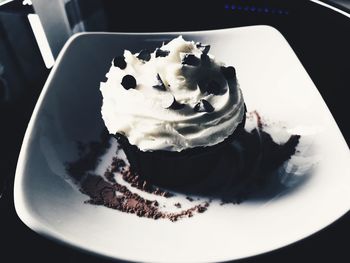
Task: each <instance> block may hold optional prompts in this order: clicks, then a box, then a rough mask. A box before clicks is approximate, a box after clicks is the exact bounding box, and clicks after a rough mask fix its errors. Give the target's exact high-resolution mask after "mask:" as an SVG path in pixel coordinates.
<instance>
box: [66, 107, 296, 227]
mask: <svg viewBox="0 0 350 263" xmlns="http://www.w3.org/2000/svg"><path fill="white" fill-rule="evenodd" d="M251 114H253V115H255V117H256V119H257V127H256V128H255V129H253V130H252V131H251V132H247V131H245V132H243V133H242V134H241V135H240V136H239V138H237V140H236V141H235V142H234V143H233V144H232V147H229V148H228V149H227V153H226V154H225V155H224V156H223V157H222V159H221V161H220V163H217V164H213V165H215V166H216V169H215V172H214V173H213V174H211V175H209V176H207V177H205V178H203V180H202V181H199V182H198V183H197V184H196V185H191V187H187V188H186V187H182V188H181V189H179V188H177V189H168V190H164V189H161V188H158V187H157V186H155V185H152V184H150V183H148V182H147V181H146V180H144V179H142V175H138V174H136V173H134V172H133V171H132V169H131V168H130V167H129V166H127V165H126V163H125V162H124V160H122V159H120V158H118V157H117V156H115V157H114V158H113V160H112V163H111V164H110V165H109V167H108V168H107V169H106V171H105V172H104V177H103V176H101V175H97V174H91V173H89V172H88V171H92V170H94V168H96V166H97V164H98V162H99V158H100V156H101V155H103V154H104V153H105V152H106V151H107V149H108V148H109V146H110V145H109V139H110V138H109V137H108V136H107V135H106V134H107V133H106V132H103V135H102V136H101V141H100V142H92V143H89V144H88V145H83V144H81V143H80V144H79V149H80V153H81V156H80V158H79V159H78V160H76V161H75V162H71V163H67V167H66V169H67V172H68V173H69V174H70V175H71V176H72V177H73V178H74V179H75V180H76V181H77V182H80V191H81V192H82V193H84V194H86V195H88V196H89V198H90V199H89V200H88V201H86V202H87V203H90V204H95V205H103V206H106V207H109V208H112V209H116V210H119V211H121V212H126V213H133V214H136V215H137V216H139V217H147V218H152V219H159V218H166V219H169V220H171V221H177V220H178V219H180V218H185V217H192V216H193V215H195V214H197V213H203V212H205V211H206V210H207V208H208V207H209V202H207V201H203V202H201V203H200V204H196V205H195V204H193V205H192V206H191V207H190V208H188V209H184V210H181V208H182V207H183V204H181V203H180V202H178V203H176V204H174V206H175V207H176V208H177V209H178V210H180V211H179V212H166V211H162V210H161V209H160V207H159V203H158V201H156V200H149V199H146V198H144V197H142V196H140V195H139V194H137V193H133V192H132V191H131V190H129V188H128V187H126V186H125V185H121V184H120V183H118V182H117V181H116V180H115V176H116V174H117V175H118V176H121V177H122V179H123V181H124V182H126V183H128V184H129V186H131V188H130V189H132V188H136V189H138V190H140V191H142V192H146V193H148V194H151V195H154V196H163V197H165V198H171V197H173V196H174V195H175V196H176V195H178V194H176V192H182V193H185V194H187V195H189V196H187V200H188V201H191V202H192V201H193V200H194V199H193V195H197V196H199V197H205V198H217V199H219V200H221V202H222V204H225V203H239V202H241V201H242V200H244V199H246V198H249V195H250V194H254V193H256V192H258V191H260V190H262V189H263V188H264V187H265V186H266V185H268V184H269V182H270V180H272V174H273V171H276V169H278V168H279V167H280V166H281V165H282V164H283V163H284V162H285V161H287V160H288V159H289V158H290V157H291V156H292V155H293V154H294V153H295V149H296V146H297V145H298V143H299V139H300V136H299V135H292V136H290V138H289V139H288V140H287V142H286V143H284V144H277V143H275V142H274V141H273V140H272V137H271V135H270V134H268V133H267V132H265V131H264V130H263V126H264V125H263V123H262V122H261V117H260V116H259V114H258V113H257V112H253V113H251ZM116 172H117V173H116ZM165 176H166V175H165ZM105 178H106V179H107V180H105ZM174 191H175V192H174ZM191 196H192V197H191Z"/></svg>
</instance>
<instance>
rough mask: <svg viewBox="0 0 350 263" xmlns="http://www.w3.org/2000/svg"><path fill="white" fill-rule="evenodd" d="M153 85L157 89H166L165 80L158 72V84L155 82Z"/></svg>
mask: <svg viewBox="0 0 350 263" xmlns="http://www.w3.org/2000/svg"><path fill="white" fill-rule="evenodd" d="M152 87H153V88H155V89H157V90H161V91H166V88H165V85H164V82H163V81H162V79H161V77H160V76H159V74H158V73H157V75H156V84H154V85H153V86H152Z"/></svg>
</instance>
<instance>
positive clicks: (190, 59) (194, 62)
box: [181, 54, 201, 66]
mask: <svg viewBox="0 0 350 263" xmlns="http://www.w3.org/2000/svg"><path fill="white" fill-rule="evenodd" d="M181 63H182V64H183V65H189V66H199V64H200V63H201V61H200V60H199V58H197V57H196V56H195V55H193V54H186V55H185V56H184V58H183V59H182V62H181Z"/></svg>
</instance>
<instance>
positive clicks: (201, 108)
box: [193, 99, 214, 113]
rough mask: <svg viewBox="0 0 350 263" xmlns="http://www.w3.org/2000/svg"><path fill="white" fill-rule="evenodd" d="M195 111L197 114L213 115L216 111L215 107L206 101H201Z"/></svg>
mask: <svg viewBox="0 0 350 263" xmlns="http://www.w3.org/2000/svg"><path fill="white" fill-rule="evenodd" d="M193 110H194V111H196V112H208V113H211V112H213V111H214V107H213V106H211V104H210V103H209V102H208V101H207V100H205V99H201V100H200V101H199V102H198V103H197V104H196V105H195V106H194V108H193Z"/></svg>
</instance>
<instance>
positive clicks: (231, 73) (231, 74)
mask: <svg viewBox="0 0 350 263" xmlns="http://www.w3.org/2000/svg"><path fill="white" fill-rule="evenodd" d="M220 69H221V72H222V74H223V75H224V77H225V78H226V79H227V80H235V79H236V69H235V68H234V67H232V66H229V67H221V68H220Z"/></svg>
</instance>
